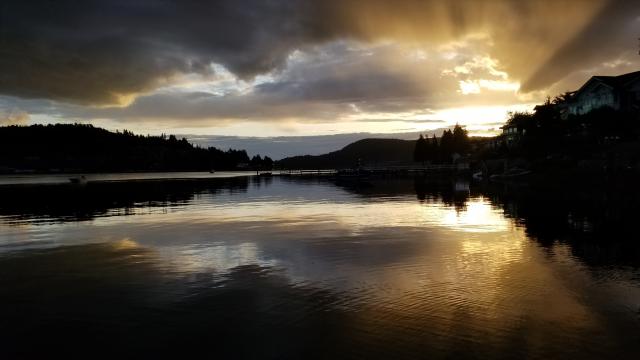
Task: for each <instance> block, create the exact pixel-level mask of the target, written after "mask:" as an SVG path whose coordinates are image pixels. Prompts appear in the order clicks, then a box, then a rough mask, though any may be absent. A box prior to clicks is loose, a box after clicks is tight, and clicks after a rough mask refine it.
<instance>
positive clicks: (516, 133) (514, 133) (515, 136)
mask: <svg viewBox="0 0 640 360" xmlns="http://www.w3.org/2000/svg"><path fill="white" fill-rule="evenodd" d="M526 132H527V130H525V129H524V128H523V127H522V126H520V125H519V124H506V125H504V126H503V127H502V135H501V136H500V137H501V139H502V142H503V143H504V144H505V145H506V146H507V147H513V146H515V145H517V144H518V143H519V142H520V140H521V139H522V137H523V136H524V134H526Z"/></svg>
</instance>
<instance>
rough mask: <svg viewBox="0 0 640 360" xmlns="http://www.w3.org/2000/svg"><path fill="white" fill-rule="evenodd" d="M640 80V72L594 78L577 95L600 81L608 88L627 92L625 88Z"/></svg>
mask: <svg viewBox="0 0 640 360" xmlns="http://www.w3.org/2000/svg"><path fill="white" fill-rule="evenodd" d="M638 79H640V71H634V72H631V73H628V74H622V75H619V76H593V77H591V79H589V81H587V82H586V83H584V85H582V87H580V89H578V91H576V94H579V93H580V92H582V91H583V90H584V89H585V88H586V87H587V86H588V85H589V84H591V83H592V82H594V81H598V82H600V83H602V84H604V85H606V86H609V87H611V88H614V89H617V90H625V88H626V87H627V86H628V85H629V84H631V83H632V82H634V81H635V80H638Z"/></svg>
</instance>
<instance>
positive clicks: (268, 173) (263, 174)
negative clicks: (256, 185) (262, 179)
mask: <svg viewBox="0 0 640 360" xmlns="http://www.w3.org/2000/svg"><path fill="white" fill-rule="evenodd" d="M272 175H273V173H271V172H261V173H258V176H272Z"/></svg>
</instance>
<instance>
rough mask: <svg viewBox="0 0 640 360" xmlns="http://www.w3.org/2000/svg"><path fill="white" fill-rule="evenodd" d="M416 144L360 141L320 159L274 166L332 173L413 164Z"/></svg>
mask: <svg viewBox="0 0 640 360" xmlns="http://www.w3.org/2000/svg"><path fill="white" fill-rule="evenodd" d="M415 144H416V142H415V140H399V139H363V140H359V141H356V142H354V143H351V144H349V145H347V146H345V147H344V148H342V149H340V150H338V151H334V152H330V153H328V154H323V155H316V156H311V155H304V156H293V157H288V158H284V159H282V160H280V161H278V162H277V163H276V164H277V165H278V166H279V167H280V168H282V169H335V168H351V167H355V166H356V165H357V164H358V159H360V161H361V164H362V165H366V166H372V165H382V164H386V165H388V164H405V163H410V162H412V161H413V150H414V148H415Z"/></svg>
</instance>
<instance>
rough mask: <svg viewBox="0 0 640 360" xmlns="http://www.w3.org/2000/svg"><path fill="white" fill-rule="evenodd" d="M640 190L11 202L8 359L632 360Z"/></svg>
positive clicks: (232, 186)
mask: <svg viewBox="0 0 640 360" xmlns="http://www.w3.org/2000/svg"><path fill="white" fill-rule="evenodd" d="M635 191H636V190H633V189H632V190H630V191H628V190H623V189H620V188H612V189H595V190H594V189H591V190H584V189H573V188H567V187H564V188H559V189H539V188H531V187H522V186H516V187H514V186H506V185H504V186H503V185H500V186H497V185H493V186H484V187H477V188H476V187H475V186H471V187H469V184H467V183H464V182H460V181H458V182H455V181H440V182H437V183H433V182H428V181H425V180H424V179H413V178H408V179H379V180H370V181H360V182H358V181H342V182H334V181H318V180H306V181H305V180H293V179H286V178H273V179H271V178H263V179H260V178H229V179H212V180H205V179H199V180H197V179H193V180H182V181H169V180H163V181H135V182H131V181H129V182H111V183H109V182H107V183H89V184H88V185H86V186H71V185H60V184H58V185H52V184H50V185H20V186H16V185H11V186H0V358H3V359H6V358H33V357H36V356H39V357H40V358H53V357H54V355H66V356H73V357H83V358H95V357H111V356H113V357H125V358H126V357H131V356H133V355H139V356H141V357H145V358H148V357H152V356H153V357H157V356H166V355H175V356H177V357H181V358H184V357H190V358H191V357H195V355H198V357H199V358H223V359H227V358H259V359H273V358H328V359H334V358H363V359H374V358H380V359H398V358H409V359H414V358H429V359H434V358H451V359H458V358H482V359H484V358H518V359H523V358H536V359H548V358H562V359H566V358H574V359H584V358H600V359H611V358H612V359H626V358H629V359H637V358H639V357H640V250H639V249H640V245H638V243H639V241H640V237H639V236H638V235H637V232H636V228H637V226H638V222H639V219H638V215H639V212H638V200H639V198H640V197H639V196H638V194H637V193H636V192H635ZM203 356H204V357H203Z"/></svg>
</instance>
